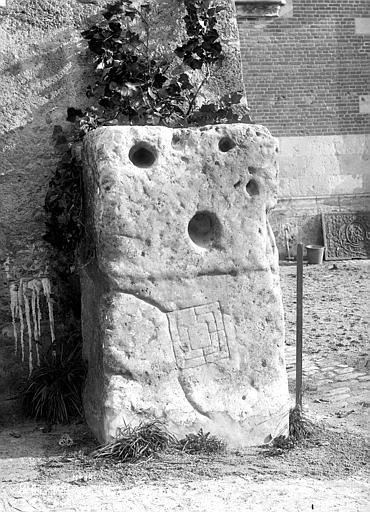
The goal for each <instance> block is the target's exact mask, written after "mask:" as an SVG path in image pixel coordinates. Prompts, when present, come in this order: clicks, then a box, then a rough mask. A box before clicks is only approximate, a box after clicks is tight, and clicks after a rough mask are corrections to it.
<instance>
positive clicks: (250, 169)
mask: <svg viewBox="0 0 370 512" xmlns="http://www.w3.org/2000/svg"><path fill="white" fill-rule="evenodd" d="M248 171H249V172H250V173H251V174H255V173H256V172H257V169H256V167H253V165H250V166H249V167H248Z"/></svg>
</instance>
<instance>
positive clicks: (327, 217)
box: [322, 212, 370, 260]
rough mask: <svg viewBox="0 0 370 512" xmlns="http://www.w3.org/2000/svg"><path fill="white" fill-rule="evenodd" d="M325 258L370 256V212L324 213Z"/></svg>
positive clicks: (361, 257)
mask: <svg viewBox="0 0 370 512" xmlns="http://www.w3.org/2000/svg"><path fill="white" fill-rule="evenodd" d="M322 227H323V234H324V241H325V259H327V260H345V259H356V258H357V259H368V258H370V212H354V213H325V214H322Z"/></svg>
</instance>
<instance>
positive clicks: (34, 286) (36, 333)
mask: <svg viewBox="0 0 370 512" xmlns="http://www.w3.org/2000/svg"><path fill="white" fill-rule="evenodd" d="M27 287H28V289H29V290H31V292H32V296H31V311H32V320H33V337H34V339H35V347H36V359H37V366H40V351H39V330H38V322H37V311H36V289H37V280H36V279H32V280H31V281H28V285H27Z"/></svg>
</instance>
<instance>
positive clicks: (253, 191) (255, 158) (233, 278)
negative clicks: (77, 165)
mask: <svg viewBox="0 0 370 512" xmlns="http://www.w3.org/2000/svg"><path fill="white" fill-rule="evenodd" d="M276 152H277V145H276V141H275V139H273V138H272V137H271V135H270V134H269V132H268V131H267V130H266V129H265V128H264V127H262V126H252V125H243V124H238V125H218V126H206V127H202V128H187V129H169V128H164V127H114V128H113V127H109V128H108V127H106V128H101V129H98V130H96V131H95V132H93V133H91V134H89V135H88V137H87V139H86V142H85V146H84V156H85V176H84V181H85V186H86V230H87V239H86V245H87V246H88V247H87V248H89V249H91V248H92V249H93V250H94V254H95V258H94V260H89V261H88V262H87V264H86V266H85V267H84V269H83V274H82V294H83V297H82V302H83V330H84V350H85V356H86V357H87V359H88V362H89V375H88V379H87V387H86V393H85V411H86V416H87V419H88V422H89V424H90V426H91V427H92V429H93V430H94V432H95V433H96V434H97V435H98V437H99V438H100V439H101V440H106V439H108V438H109V437H111V436H114V435H115V432H116V429H117V428H118V427H122V426H123V425H124V424H127V423H130V422H133V423H135V422H136V423H137V422H139V421H145V420H149V419H152V418H159V419H162V420H164V421H165V422H166V423H167V425H168V426H169V428H170V429H171V430H172V431H174V432H175V433H177V434H184V433H186V432H189V431H192V432H194V431H196V430H197V429H199V428H201V427H202V428H203V429H206V430H208V431H211V432H212V433H214V434H217V435H221V436H223V437H225V438H227V439H228V441H229V442H231V444H233V445H239V446H243V445H251V444H255V443H261V442H263V441H264V440H265V439H267V438H268V439H269V438H270V437H269V436H275V435H277V434H279V433H282V432H284V431H286V428H287V415H288V408H289V404H288V389H287V376H286V370H285V363H284V355H283V344H284V323H283V313H282V301H281V293H280V286H279V276H278V264H277V263H278V261H277V251H276V246H275V243H274V238H273V234H272V231H271V229H270V227H269V224H268V220H267V217H266V210H268V209H270V208H271V207H273V206H274V204H275V202H276V189H277V164H276Z"/></svg>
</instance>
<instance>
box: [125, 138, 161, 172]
mask: <svg viewBox="0 0 370 512" xmlns="http://www.w3.org/2000/svg"><path fill="white" fill-rule="evenodd" d="M128 157H129V159H130V160H131V162H132V163H133V164H134V165H136V167H150V166H152V165H153V164H154V162H155V161H156V158H157V152H156V150H155V149H154V148H153V147H152V146H150V145H149V144H147V143H146V142H138V143H137V144H135V146H133V147H132V148H131V149H130V152H129V154H128Z"/></svg>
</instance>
